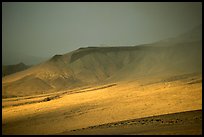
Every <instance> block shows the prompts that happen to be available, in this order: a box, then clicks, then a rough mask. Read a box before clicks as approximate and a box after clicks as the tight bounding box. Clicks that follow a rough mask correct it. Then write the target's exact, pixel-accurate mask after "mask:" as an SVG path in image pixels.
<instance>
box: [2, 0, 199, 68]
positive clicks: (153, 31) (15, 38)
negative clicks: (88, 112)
mask: <svg viewBox="0 0 204 137" xmlns="http://www.w3.org/2000/svg"><path fill="white" fill-rule="evenodd" d="M199 24H202V3H201V2H200V3H199V2H195V3H187V2H183V3H179V2H175V3H168V2H163V3H157V2H153V3H150V2H143V3H142V2H134V3H131V2H127V3H122V2H120V3H116V2H114V3H110V2H108V3H99V2H96V3H89V2H86V3H81V2H77V3H71V2H67V3H56V2H54V3H43V2H39V3H32V2H28V3H21V2H18V3H2V29H3V30H2V40H3V41H2V52H3V63H4V64H12V63H13V64H14V63H18V62H20V61H22V62H25V63H29V64H32V63H36V62H35V61H36V60H37V58H38V60H42V58H49V57H51V56H53V55H55V54H64V53H67V52H70V51H72V50H75V49H77V48H79V47H87V46H102V45H103V46H104V45H108V46H121V45H138V44H144V43H151V42H155V41H158V40H162V39H165V38H168V37H172V36H176V35H178V34H181V33H183V32H186V31H188V30H190V29H191V28H193V27H195V26H197V25H199ZM34 58H35V59H34ZM29 59H30V60H29ZM32 59H33V60H32ZM34 60H35V61H34Z"/></svg>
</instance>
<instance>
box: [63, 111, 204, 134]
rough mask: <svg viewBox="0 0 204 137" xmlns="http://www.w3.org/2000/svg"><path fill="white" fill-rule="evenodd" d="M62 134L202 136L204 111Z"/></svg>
mask: <svg viewBox="0 0 204 137" xmlns="http://www.w3.org/2000/svg"><path fill="white" fill-rule="evenodd" d="M60 134H64V135H65V134H67V135H80V134H82V135H83V134H84V135H85V134H86V135H88V134H90V135H91V134H143V135H147V134H149V135H155V134H157V135H159V134H172V135H173V134H182V135H188V134H194V135H201V134H202V110H194V111H186V112H179V113H173V114H164V115H159V116H150V117H145V118H139V119H131V120H126V121H118V122H114V123H107V124H102V125H95V126H90V127H87V128H82V129H75V130H71V131H65V132H63V133H60Z"/></svg>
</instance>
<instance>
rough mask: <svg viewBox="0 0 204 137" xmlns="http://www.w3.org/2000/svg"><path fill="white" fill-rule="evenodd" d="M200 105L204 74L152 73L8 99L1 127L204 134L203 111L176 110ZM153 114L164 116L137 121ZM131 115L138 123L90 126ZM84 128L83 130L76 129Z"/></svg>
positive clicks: (58, 131) (66, 131)
mask: <svg viewBox="0 0 204 137" xmlns="http://www.w3.org/2000/svg"><path fill="white" fill-rule="evenodd" d="M201 109H202V75H201V74H186V75H178V76H172V77H168V78H167V77H166V78H162V79H161V78H152V79H150V78H148V79H143V80H141V81H138V80H132V81H125V82H118V83H110V84H107V85H102V86H95V87H89V88H86V89H79V90H73V91H60V92H56V93H51V94H46V95H39V96H30V97H19V98H9V99H3V100H2V131H3V134H21V135H22V134H37V135H39V134H95V133H96V134H157V133H158V134H201V132H202V129H201V121H202V117H201V111H194V112H188V113H179V114H173V113H177V112H185V111H192V110H201ZM164 114H173V115H168V116H166V115H164ZM159 115H164V116H159ZM151 116H159V117H152V119H153V121H151V118H147V119H148V120H147V121H145V122H142V121H140V122H139V123H138V122H134V121H138V120H141V119H140V118H144V117H151ZM174 116H175V117H174ZM177 117H178V120H177ZM158 118H159V119H160V120H159V121H157V119H158ZM130 119H131V120H132V119H136V120H133V123H134V124H130V123H131V122H130V123H129V124H128V122H125V123H126V124H121V125H120V126H111V127H108V126H107V125H106V126H105V128H102V127H103V126H99V127H100V128H98V126H96V127H94V128H92V129H90V128H88V127H91V126H95V125H103V124H107V123H113V122H116V123H118V122H119V121H128V120H130ZM144 120H145V119H144ZM175 120H177V123H175ZM181 120H182V121H181ZM162 121H163V123H162ZM171 121H173V124H171ZM169 122H170V123H169ZM119 123H120V122H119ZM142 123H144V124H142ZM108 125H109V124H108ZM110 125H111V124H110ZM116 125H118V124H116ZM155 125H157V126H155ZM107 127H108V128H107ZM136 127H137V128H136ZM155 127H156V129H155ZM83 128H84V130H76V129H83ZM87 128H88V129H87ZM124 129H125V130H124ZM136 129H137V130H136ZM74 130H76V131H74ZM157 131H158V132H157Z"/></svg>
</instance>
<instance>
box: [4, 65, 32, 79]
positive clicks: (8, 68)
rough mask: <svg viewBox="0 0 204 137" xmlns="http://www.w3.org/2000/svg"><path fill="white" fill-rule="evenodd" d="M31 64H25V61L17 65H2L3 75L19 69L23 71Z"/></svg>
mask: <svg viewBox="0 0 204 137" xmlns="http://www.w3.org/2000/svg"><path fill="white" fill-rule="evenodd" d="M29 67H31V66H28V65H25V64H24V63H22V62H21V63H18V64H15V65H3V66H2V77H3V76H6V75H10V74H13V73H16V72H19V71H23V70H25V69H28V68H29Z"/></svg>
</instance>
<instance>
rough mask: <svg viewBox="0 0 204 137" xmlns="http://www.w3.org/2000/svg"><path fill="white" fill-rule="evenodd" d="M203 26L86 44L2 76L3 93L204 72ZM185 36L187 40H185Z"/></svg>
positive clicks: (57, 88) (7, 94) (30, 91)
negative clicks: (143, 40)
mask: <svg viewBox="0 0 204 137" xmlns="http://www.w3.org/2000/svg"><path fill="white" fill-rule="evenodd" d="M201 30H202V28H201V26H199V27H196V28H195V29H193V30H191V31H189V32H187V33H185V34H183V35H179V36H177V37H175V38H170V39H169V40H164V41H160V42H157V43H153V44H146V45H138V46H129V47H128V46H124V47H86V48H79V49H77V50H75V51H72V52H70V53H67V54H64V55H55V56H53V57H52V58H51V59H49V60H48V61H46V62H43V63H41V64H38V65H36V66H33V67H31V68H29V69H27V70H25V71H21V72H18V73H15V74H12V75H9V76H6V77H3V78H2V80H3V81H2V89H3V93H2V94H3V97H4V98H7V97H15V96H26V95H35V94H42V93H50V92H54V91H59V90H65V89H73V88H76V87H84V86H88V85H90V84H92V85H100V84H104V83H110V82H119V81H125V80H131V79H133V80H136V79H141V78H143V77H146V76H148V77H152V76H153V77H154V76H161V77H162V76H173V75H177V74H186V73H201V72H202V39H201V37H200V35H201V34H202V33H201ZM185 40H186V41H185Z"/></svg>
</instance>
